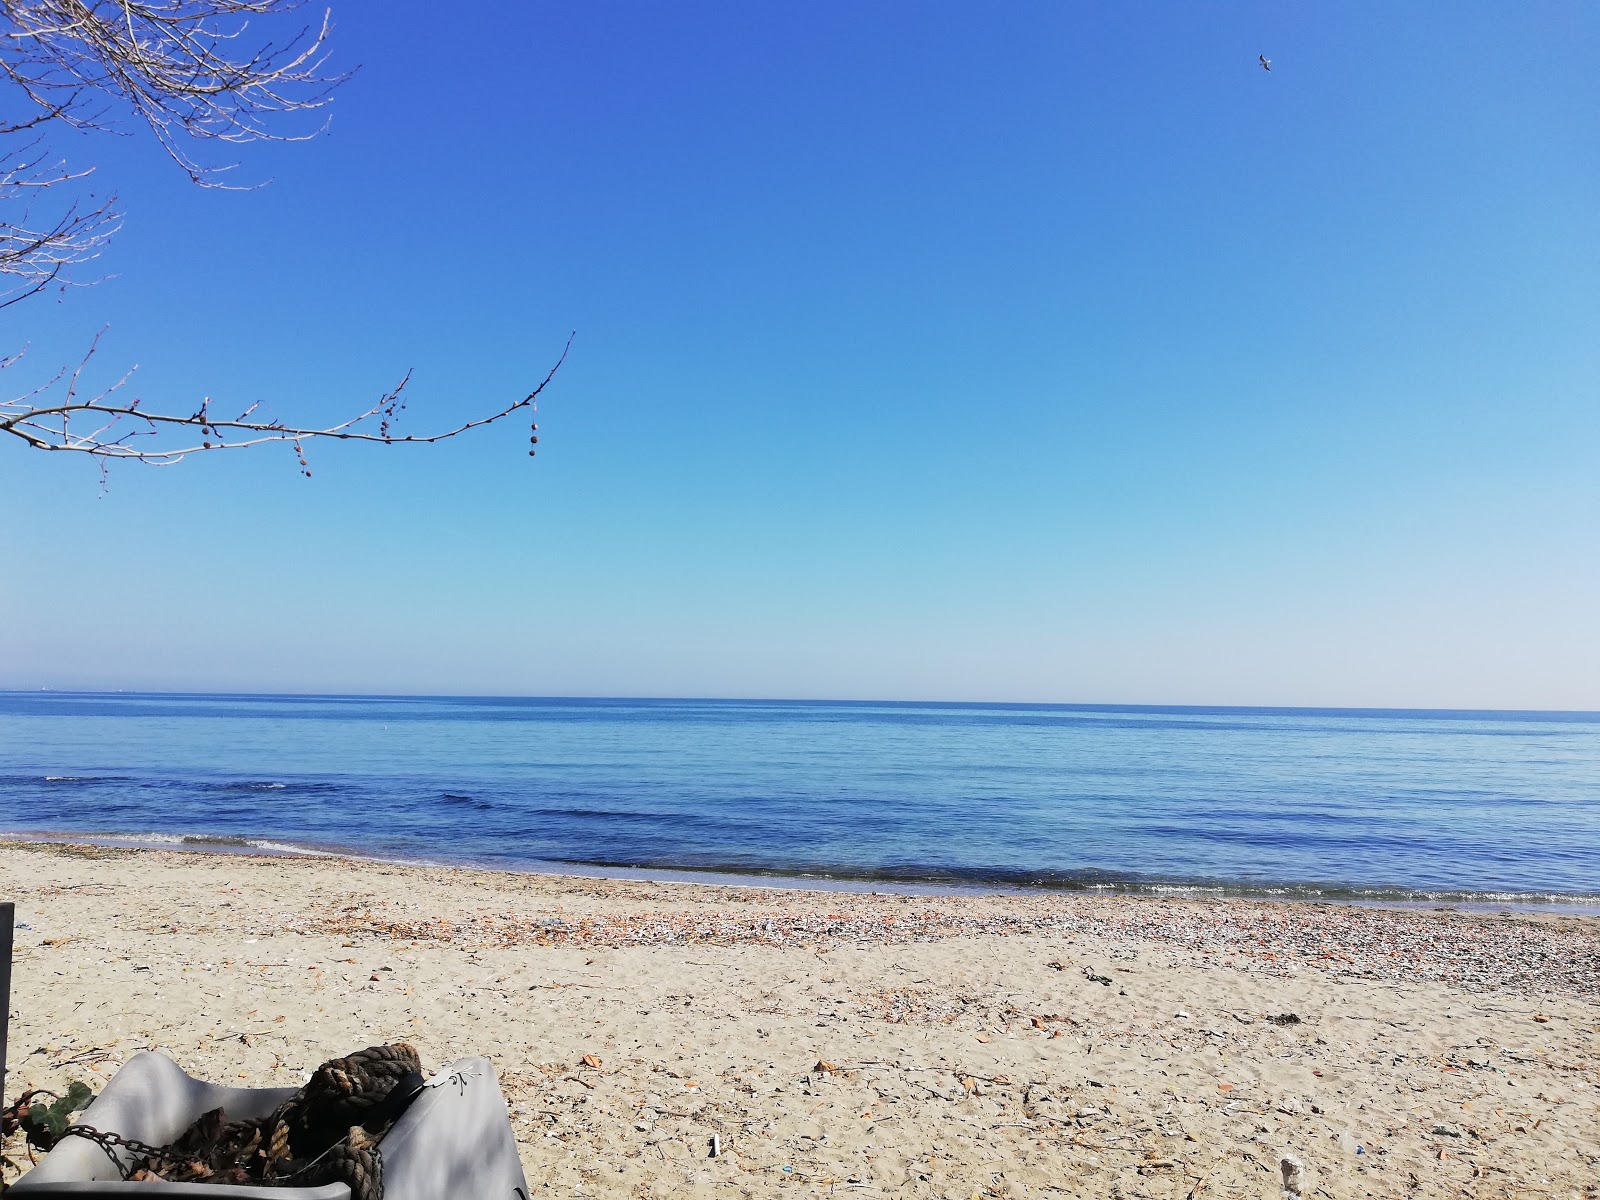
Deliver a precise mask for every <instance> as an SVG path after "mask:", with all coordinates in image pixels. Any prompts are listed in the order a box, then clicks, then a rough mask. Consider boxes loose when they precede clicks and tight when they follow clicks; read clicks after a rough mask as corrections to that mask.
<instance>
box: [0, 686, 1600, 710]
mask: <svg viewBox="0 0 1600 1200" xmlns="http://www.w3.org/2000/svg"><path fill="white" fill-rule="evenodd" d="M39 695H47V696H64V697H72V696H79V697H90V696H129V697H151V698H168V699H203V700H222V699H250V700H417V701H480V702H482V701H505V702H513V703H516V702H521V703H573V702H588V703H619V704H637V703H658V704H817V705H824V704H825V705H839V706H844V705H865V706H869V707H937V708H1058V709H1077V710H1081V711H1106V710H1130V709H1131V710H1135V711H1153V712H1285V713H1288V712H1301V713H1325V714H1326V713H1363V714H1378V713H1436V714H1451V715H1467V714H1471V715H1483V716H1489V715H1502V716H1504V715H1517V716H1566V717H1600V709H1585V708H1444V707H1430V706H1411V707H1404V706H1396V705H1348V704H1159V703H1147V702H1139V703H1119V702H1111V701H1065V700H1061V701H1058V700H892V699H883V698H860V697H856V698H852V697H838V698H829V699H820V698H815V697H811V698H807V697H792V696H790V697H786V696H617V695H599V694H596V695H554V694H552V695H535V694H520V693H511V692H501V693H494V692H481V693H480V692H456V693H452V692H436V693H427V692H250V691H237V692H228V691H221V692H219V691H159V690H145V689H140V688H88V689H79V688H51V687H37V688H17V687H0V696H39Z"/></svg>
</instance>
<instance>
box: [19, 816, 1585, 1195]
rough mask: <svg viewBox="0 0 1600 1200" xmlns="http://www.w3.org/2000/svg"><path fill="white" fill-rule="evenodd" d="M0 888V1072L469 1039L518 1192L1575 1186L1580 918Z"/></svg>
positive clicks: (205, 1064) (571, 887)
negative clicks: (489, 1073) (3, 995)
mask: <svg viewBox="0 0 1600 1200" xmlns="http://www.w3.org/2000/svg"><path fill="white" fill-rule="evenodd" d="M0 897H3V898H7V899H12V900H15V901H16V903H17V919H18V922H19V928H18V931H17V935H16V958H15V969H14V977H13V985H12V987H13V991H12V1014H13V1016H12V1026H11V1053H10V1064H9V1065H10V1070H11V1074H10V1078H9V1080H8V1091H9V1092H11V1093H12V1094H15V1093H17V1092H20V1091H21V1090H23V1089H24V1088H26V1087H59V1086H61V1085H63V1084H65V1083H66V1082H67V1081H69V1080H71V1079H83V1080H85V1081H87V1082H88V1083H90V1085H91V1086H94V1087H96V1088H98V1087H99V1086H100V1085H101V1084H103V1081H104V1080H105V1079H106V1078H107V1077H109V1076H110V1075H111V1074H112V1073H114V1072H115V1070H116V1069H117V1065H118V1064H119V1063H120V1062H122V1061H124V1060H125V1059H126V1058H127V1057H128V1056H129V1055H131V1054H133V1053H134V1052H136V1051H138V1050H141V1049H147V1048H154V1049H159V1050H161V1051H163V1052H165V1053H167V1054H169V1055H171V1056H172V1057H173V1058H174V1059H176V1060H177V1062H178V1063H179V1064H180V1065H182V1066H183V1067H184V1068H185V1069H186V1070H188V1071H190V1072H191V1073H192V1074H195V1075H198V1076H201V1077H204V1078H207V1079H212V1080H215V1081H217V1082H226V1083H237V1082H240V1081H249V1082H250V1083H252V1084H258V1085H266V1084H278V1085H282V1084H296V1083H299V1082H300V1081H301V1080H302V1079H303V1078H304V1076H305V1075H306V1074H307V1073H308V1072H309V1071H310V1070H311V1068H312V1067H314V1066H315V1065H316V1064H317V1063H318V1062H320V1061H322V1060H323V1059H325V1058H328V1057H331V1056H334V1055H337V1054H344V1053H347V1052H349V1051H351V1050H354V1049H357V1048H359V1047H362V1046H366V1045H369V1044H373V1043H377V1042H384V1041H395V1040H404V1041H409V1042H410V1043H412V1044H413V1045H415V1046H416V1047H417V1049H418V1050H419V1051H420V1053H421V1055H422V1057H423V1060H424V1063H425V1064H426V1065H427V1066H428V1067H429V1068H436V1067H438V1066H440V1065H443V1064H444V1063H445V1062H447V1061H449V1060H450V1059H451V1058H453V1057H456V1056H459V1055H465V1054H473V1053H482V1054H485V1055H487V1056H489V1057H490V1058H491V1059H492V1060H493V1061H494V1063H495V1065H496V1068H497V1070H498V1071H499V1074H500V1081H501V1085H502V1087H503V1088H504V1090H505V1092H506V1095H507V1097H508V1100H509V1103H510V1106H511V1111H512V1120H513V1124H514V1126H515V1130H516V1135H517V1140H518V1142H519V1145H520V1147H521V1153H522V1160H523V1164H524V1168H525V1170H526V1172H527V1176H528V1180H529V1183H530V1185H531V1188H532V1191H533V1193H534V1194H535V1195H536V1196H537V1195H563V1196H567V1195H570V1196H584V1197H601V1196H633V1197H646V1196H666V1195H699V1196H727V1197H732V1196H740V1197H744V1196H752V1197H753V1196H767V1195H779V1194H784V1195H798V1194H818V1193H820V1194H826V1195H840V1196H842V1195H848V1194H858V1193H859V1194H861V1195H867V1196H871V1195H879V1194H884V1195H888V1194H892V1195H904V1196H910V1197H960V1198H962V1200H967V1198H970V1197H1000V1196H1018V1197H1021V1196H1045V1195H1052V1196H1073V1197H1078V1196H1081V1197H1115V1198H1121V1197H1181V1198H1184V1200H1192V1198H1199V1197H1209V1196H1224V1195H1228V1196H1232V1195H1238V1196H1276V1195H1278V1191H1279V1187H1280V1185H1281V1174H1280V1160H1281V1158H1282V1157H1283V1156H1284V1155H1285V1154H1292V1155H1294V1156H1296V1157H1297V1158H1298V1159H1300V1160H1301V1161H1302V1162H1303V1163H1304V1164H1305V1171H1304V1182H1303V1185H1302V1189H1303V1193H1304V1194H1305V1195H1307V1196H1312V1195H1318V1196H1324V1197H1330V1198H1332V1200H1343V1198H1345V1197H1364V1196H1376V1197H1413V1196H1414V1197H1445V1196H1452V1197H1454V1196H1469V1197H1512V1196H1553V1197H1562V1198H1566V1197H1572V1198H1575V1200H1596V1198H1597V1197H1600V1183H1597V1181H1600V921H1597V920H1596V919H1593V918H1586V917H1561V916H1547V915H1527V914H1517V915H1468V914H1462V913H1457V912H1448V911H1446V912H1434V911H1398V910H1380V909H1371V908H1355V907H1347V906H1324V905H1306V904H1271V903H1261V902H1247V901H1226V902H1223V901H1196V900H1176V899H1173V900H1157V899H1148V898H1136V899H1133V898H1117V897H1099V896H1082V895H1032V896H963V897H954V898H943V897H941V898H928V897H907V896H872V895H854V894H840V893H822V892H806V891H799V890H779V889H769V888H741V887H719V886H709V885H699V884H679V883H672V884H665V883H663V884H652V883H641V882H625V881H616V880H591V879H581V878H566V877H555V876H537V875H516V874H502V873H494V872H486V871H471V870H452V869H435V868H423V867H399V866H390V865H383V864H378V863H371V862H360V861H350V860H342V859H314V858H266V857H246V856H233V855H216V854H186V853H174V852H164V851H146V850H121V849H109V848H99V847H88V846H81V847H80V846H57V845H45V844H18V843H8V844H4V845H0ZM595 1064H598V1065H595ZM713 1137H715V1138H716V1139H717V1141H718V1142H719V1143H720V1146H721V1148H722V1153H721V1154H720V1155H719V1156H716V1157H713V1156H712V1155H711V1152H710V1147H711V1143H712V1139H713ZM14 1151H20V1147H19V1146H18V1145H17V1144H16V1143H13V1144H12V1145H11V1146H9V1147H8V1149H7V1152H8V1153H12V1152H14Z"/></svg>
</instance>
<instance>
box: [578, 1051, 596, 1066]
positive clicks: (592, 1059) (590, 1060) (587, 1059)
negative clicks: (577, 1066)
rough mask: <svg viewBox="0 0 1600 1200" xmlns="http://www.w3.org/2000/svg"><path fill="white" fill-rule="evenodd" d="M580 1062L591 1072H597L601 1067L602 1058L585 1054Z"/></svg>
mask: <svg viewBox="0 0 1600 1200" xmlns="http://www.w3.org/2000/svg"><path fill="white" fill-rule="evenodd" d="M579 1061H580V1062H582V1063H583V1065H584V1066H586V1067H589V1068H590V1069H591V1070H597V1069H598V1068H599V1066H600V1057H599V1055H596V1054H585V1055H584V1056H583V1057H582V1058H581V1059H579Z"/></svg>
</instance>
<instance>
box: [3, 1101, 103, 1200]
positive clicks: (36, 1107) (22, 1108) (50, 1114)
mask: <svg viewBox="0 0 1600 1200" xmlns="http://www.w3.org/2000/svg"><path fill="white" fill-rule="evenodd" d="M42 1096H48V1097H50V1099H49V1101H48V1102H47V1101H45V1100H42V1099H40V1097H42ZM93 1099H94V1093H93V1092H91V1091H90V1090H89V1089H88V1087H86V1086H85V1085H84V1084H82V1083H77V1082H74V1083H73V1084H72V1085H71V1086H70V1087H68V1088H67V1092H66V1095H64V1096H63V1095H58V1094H57V1093H55V1092H49V1091H45V1090H44V1089H42V1088H37V1089H35V1090H34V1091H31V1092H23V1093H22V1095H21V1096H18V1097H17V1100H16V1102H15V1103H14V1104H12V1105H11V1107H9V1108H6V1109H0V1143H3V1142H4V1141H5V1140H6V1139H7V1138H9V1137H10V1136H11V1135H12V1134H13V1133H16V1132H17V1131H18V1130H19V1129H20V1130H21V1131H22V1134H23V1136H24V1137H25V1138H27V1139H28V1149H29V1152H30V1153H31V1152H32V1151H34V1150H40V1151H44V1152H47V1153H48V1152H49V1150H50V1149H51V1148H52V1147H53V1146H54V1145H55V1144H56V1143H57V1142H59V1141H60V1140H61V1138H62V1135H64V1134H65V1133H66V1132H67V1128H68V1127H69V1126H70V1125H71V1124H72V1115H73V1114H74V1113H76V1112H81V1111H82V1110H83V1109H85V1108H87V1107H88V1106H89V1101H91V1100H93ZM13 1166H16V1164H15V1163H13V1162H12V1161H11V1160H10V1159H8V1158H4V1157H3V1156H0V1191H4V1190H5V1175H4V1173H3V1172H4V1168H6V1167H13Z"/></svg>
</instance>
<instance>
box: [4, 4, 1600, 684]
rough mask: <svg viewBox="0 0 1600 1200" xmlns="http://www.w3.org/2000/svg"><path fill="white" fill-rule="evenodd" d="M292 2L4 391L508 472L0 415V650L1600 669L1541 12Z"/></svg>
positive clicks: (1589, 501)
mask: <svg viewBox="0 0 1600 1200" xmlns="http://www.w3.org/2000/svg"><path fill="white" fill-rule="evenodd" d="M334 18H335V21H336V26H337V27H336V30H335V35H334V36H335V42H334V45H335V54H336V62H337V63H338V64H340V65H345V66H351V65H355V64H360V68H361V69H360V71H359V73H358V74H357V76H356V77H355V78H354V79H353V80H352V81H351V82H350V83H349V84H348V85H347V86H346V87H344V88H343V89H342V91H341V92H340V94H339V96H338V99H337V101H336V104H335V116H334V121H333V127H332V130H331V132H330V133H329V134H328V135H327V136H326V137H323V138H320V139H318V140H316V141H313V142H311V143H308V144H302V145H294V146H260V147H255V148H253V149H250V150H248V151H247V152H246V154H245V156H244V161H245V164H246V165H245V167H244V168H243V171H244V173H246V174H247V175H249V176H250V177H251V178H254V179H267V178H270V179H271V180H272V182H271V183H270V185H269V186H267V187H264V188H261V189H259V190H256V191H251V192H245V193H224V192H217V191H205V190H200V189H196V188H194V187H192V186H191V185H189V184H188V183H187V181H186V180H185V179H184V178H183V176H182V175H181V173H180V172H178V171H177V170H176V169H175V168H173V167H172V166H171V165H170V164H168V163H167V162H165V160H163V159H162V157H161V155H160V153H159V151H158V150H157V149H156V148H155V147H154V146H153V145H152V144H151V142H150V140H149V139H148V138H144V137H138V136H134V137H129V138H124V139H109V140H108V139H104V138H102V139H99V140H97V141H87V140H85V141H72V142H70V143H63V148H64V149H67V150H68V151H69V152H70V153H71V154H72V155H73V156H74V158H75V160H77V161H81V162H89V161H94V162H98V163H100V164H101V167H100V174H99V177H98V186H101V187H105V188H114V189H115V190H117V191H118V192H120V194H121V197H122V202H123V205H124V207H125V209H126V212H127V214H128V219H127V224H126V227H125V229H124V230H123V232H122V233H121V234H120V235H119V236H118V238H117V239H116V241H115V243H114V244H113V246H112V247H111V250H110V252H109V253H108V254H107V255H106V256H105V258H104V259H103V260H102V263H101V268H102V270H103V272H104V273H107V274H109V275H111V276H113V277H112V278H110V279H107V280H106V281H105V282H102V283H100V284H99V285H98V286H96V287H93V288H87V289H80V290H76V291H73V292H71V293H69V294H68V295H66V296H65V297H64V298H62V299H61V300H60V301H59V302H57V301H54V300H51V301H47V302H39V301H35V302H33V303H32V304H31V305H29V304H23V305H18V306H15V307H13V308H10V309H7V310H4V312H0V333H3V335H4V342H5V346H6V348H8V349H9V348H10V347H11V346H13V345H20V344H22V343H24V342H26V343H29V344H30V345H31V350H30V358H29V362H30V363H32V364H33V367H32V368H28V367H23V368H14V369H13V370H12V371H10V372H8V373H7V374H8V375H12V376H15V378H12V379H10V380H8V384H9V385H10V386H11V390H13V391H16V390H21V385H22V384H23V383H24V380H23V378H22V377H21V374H19V372H20V373H25V372H26V371H27V370H29V369H42V368H43V367H45V366H51V367H53V366H55V365H58V364H60V363H63V362H66V361H69V360H72V359H75V358H76V357H77V356H78V355H79V354H80V353H81V351H82V349H83V347H84V346H85V345H86V344H87V342H88V340H89V339H90V337H91V336H92V335H93V334H94V332H95V331H96V330H97V329H99V328H100V327H101V326H102V325H107V326H109V329H108V332H107V333H106V335H105V338H104V341H103V343H102V351H101V354H100V362H101V370H102V374H104V375H109V374H110V373H111V372H113V370H115V371H117V372H119V373H120V370H121V369H122V368H123V367H125V366H127V365H129V364H132V363H138V364H139V367H140V369H139V373H138V375H137V380H138V384H137V387H136V389H135V390H136V392H137V393H138V394H139V395H141V396H143V397H145V402H146V403H147V404H151V405H154V404H158V403H164V404H170V405H171V407H172V408H174V409H182V410H184V411H188V408H192V407H193V405H194V403H195V402H196V401H197V399H198V397H200V396H202V395H211V396H213V397H217V398H218V401H219V403H222V402H224V401H226V402H227V403H234V402H248V401H253V400H256V399H265V400H267V401H269V402H270V403H271V405H272V407H273V409H274V410H275V411H276V412H277V414H278V415H280V416H283V417H291V418H295V419H307V420H310V419H317V418H319V417H327V418H329V419H332V418H333V417H335V416H337V415H344V414H347V413H349V412H350V411H352V410H355V409H358V408H360V407H364V406H365V405H366V404H367V403H368V402H369V401H370V400H371V399H372V398H373V397H375V396H376V395H377V394H378V393H379V392H381V391H383V390H384V389H385V388H386V387H388V386H390V385H391V384H392V383H393V382H394V381H395V380H397V379H398V378H399V376H400V375H401V374H402V373H403V372H404V371H405V370H406V369H407V368H414V369H415V376H414V383H413V390H412V402H411V407H410V409H409V411H408V413H407V415H406V421H407V425H406V428H408V429H409V430H411V431H413V432H423V431H426V430H428V429H432V428H436V427H441V426H444V425H447V424H448V423H451V422H454V421H458V420H460V419H463V418H465V417H467V416H470V415H472V414H474V413H477V412H479V411H482V410H486V409H490V408H493V407H496V406H498V405H500V404H502V403H503V402H505V401H506V400H508V399H510V398H513V397H515V396H517V395H520V394H522V393H523V392H525V391H527V390H528V388H529V387H530V386H531V385H532V384H533V383H535V382H537V380H538V379H539V378H540V377H541V376H542V375H543V373H544V371H545V370H546V369H547V368H548V366H549V365H550V363H551V362H552V361H553V359H554V358H555V356H556V355H557V353H558V352H559V350H560V347H561V345H562V343H563V341H564V340H565V338H566V335H567V333H568V331H569V330H572V329H576V330H577V331H578V337H577V341H576V342H575V343H574V346H573V352H572V356H571V358H570V360H569V362H568V365H567V366H566V367H565V368H564V370H563V371H562V372H561V374H560V376H559V377H558V380H557V382H556V383H555V384H553V385H552V386H551V388H550V390H549V391H548V392H547V393H546V396H545V399H544V401H543V403H542V405H541V414H540V426H541V430H540V433H541V444H540V454H539V457H538V458H536V459H529V458H528V457H527V456H526V453H525V451H526V448H527V447H526V428H525V426H523V425H520V424H518V425H507V426H505V427H502V428H497V429H492V430H489V431H486V432H483V433H480V434H478V435H476V436H473V437H470V438H463V439H461V440H459V441H457V442H454V443H447V444H445V445H443V446H440V447H437V448H434V449H420V448H414V447H412V448H399V447H393V448H385V447H367V448H361V447H338V446H324V447H318V448H316V449H315V451H314V453H313V455H312V464H311V465H312V468H313V471H314V476H313V478H311V479H310V480H306V479H303V478H301V477H300V476H299V474H297V472H296V470H295V467H294V463H293V459H292V456H291V455H290V454H289V452H288V451H287V450H280V449H276V448H268V449H266V450H264V451H253V452H250V453H249V454H245V455H233V456H210V457H207V458H204V459H201V460H191V461H189V462H187V463H185V464H182V465H180V466H177V467H172V468H165V469H150V468H141V467H139V466H137V465H135V464H123V465H121V466H119V467H116V468H114V469H113V470H112V471H111V475H110V487H109V491H108V492H107V493H106V494H105V495H104V496H102V495H101V492H100V486H99V480H98V474H97V472H96V470H95V469H94V466H93V464H91V463H89V462H88V461H72V460H68V459H66V458H65V456H62V455H45V454H41V453H38V452H33V451H29V450H26V449H25V448H23V447H22V446H21V445H20V444H19V445H16V446H0V495H3V503H4V505H5V512H6V514H7V517H8V519H7V520H6V521H5V522H4V523H3V525H0V563H3V577H0V611H3V620H4V623H5V626H6V628H7V635H6V637H5V638H4V639H3V646H0V686H9V687H17V688H32V687H40V686H49V687H57V688H142V689H161V690H165V689H176V690H228V691H247V690H260V691H316V692H330V691H331V692H343V693H367V692H405V693H472V694H481V693H503V694H538V695H550V694H559V695H658V696H659V695H667V696H708V695H709V696H769V697H831V698H850V697H869V698H910V699H992V700H1046V701H1079V702H1148V703H1197V704H1212V703H1214V704H1312V705H1322V704H1328V705H1375V706H1381V705H1395V706H1411V705H1418V706H1445V707H1532V708H1590V709H1594V708H1600V387H1597V384H1600V223H1597V222H1600V154H1597V151H1600V8H1597V7H1596V6H1595V5H1594V4H1593V3H1591V2H1590V0H1576V2H1565V3H1563V2H1559V0H1551V2H1548V3H1540V4H1536V5H1503V4H1494V3H1460V2H1458V0H1451V2H1450V3H1434V4H1406V5H1394V4H1389V3H1368V4H1311V3H1286V2H1284V0H1274V2H1272V3H1261V4H1249V3H1239V4H1208V3H1193V2H1191V0H1183V2H1181V3H1143V4H1140V3H1133V4H1120V3H1119V4H1100V5H1091V4H1069V3H1059V2H1055V0H1052V2H1049V3H1016V4H1009V3H1008V4H999V5H996V4H971V3H967V4H950V3H926V2H923V0H918V2H916V3H910V2H907V3H869V4H843V3H837V4H799V3H772V4H767V3H763V4H751V3H748V0H737V2H729V3H720V4H716V3H702V2H698V0H697V2H695V3H689V4H678V5H663V4H635V3H617V4H606V5H594V4H583V3H561V4H555V3H545V2H537V3H525V4H506V5H494V6H479V7H477V8H474V9H472V10H470V11H465V10H458V9H453V8H452V9H449V10H448V11H446V9H445V8H441V7H440V6H439V5H437V4H431V3H421V2H420V0H387V2H385V3H382V4H379V3H375V2H371V0H340V2H339V3H337V4H336V7H335V10H334ZM1258 54H1265V55H1266V56H1267V57H1268V58H1269V59H1271V60H1272V70H1271V72H1270V73H1269V72H1266V71H1263V70H1262V69H1261V67H1260V65H1259V64H1258V63H1257V55H1258ZM186 406H187V407H186ZM240 407H242V404H240Z"/></svg>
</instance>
